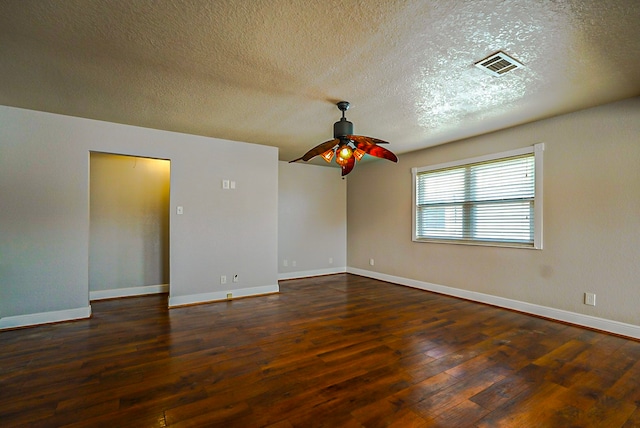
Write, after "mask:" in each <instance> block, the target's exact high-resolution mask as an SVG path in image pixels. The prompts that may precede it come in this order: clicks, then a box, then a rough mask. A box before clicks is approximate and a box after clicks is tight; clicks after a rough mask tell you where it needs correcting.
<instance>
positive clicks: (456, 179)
mask: <svg viewBox="0 0 640 428" xmlns="http://www.w3.org/2000/svg"><path fill="white" fill-rule="evenodd" d="M536 149H539V150H536ZM541 151H542V145H541V144H540V145H536V146H534V147H530V148H526V149H522V150H517V151H512V152H506V153H501V154H497V155H492V156H488V157H482V158H475V159H469V160H465V161H460V162H455V163H451V164H446V165H436V166H433V167H425V168H420V169H415V168H414V170H413V177H414V180H413V181H414V201H415V209H414V240H416V241H443V242H455V243H472V244H487V245H508V246H520V247H532V248H540V247H541V225H542V223H541V218H539V219H538V218H537V217H538V216H540V217H541V215H542V210H541V209H538V206H537V205H538V204H541V198H540V200H538V198H537V195H540V194H541V193H540V190H541V189H540V188H537V185H541V183H538V181H541V178H540V180H538V179H537V178H538V177H541V175H540V174H539V172H540V171H537V169H540V168H541V160H540V159H538V156H537V155H536V153H538V152H541ZM540 157H541V156H540ZM537 172H538V173H537ZM538 228H539V229H540V230H537V229H538Z"/></svg>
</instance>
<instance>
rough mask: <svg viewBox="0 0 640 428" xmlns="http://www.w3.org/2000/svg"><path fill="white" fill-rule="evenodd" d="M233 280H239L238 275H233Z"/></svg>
mask: <svg viewBox="0 0 640 428" xmlns="http://www.w3.org/2000/svg"><path fill="white" fill-rule="evenodd" d="M233 282H238V275H237V274H236V275H233Z"/></svg>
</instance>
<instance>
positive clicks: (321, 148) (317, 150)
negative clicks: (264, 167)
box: [289, 138, 340, 163]
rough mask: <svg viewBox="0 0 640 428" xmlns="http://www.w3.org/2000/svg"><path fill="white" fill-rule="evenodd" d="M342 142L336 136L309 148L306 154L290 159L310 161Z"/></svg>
mask: <svg viewBox="0 0 640 428" xmlns="http://www.w3.org/2000/svg"><path fill="white" fill-rule="evenodd" d="M339 142H340V140H339V139H337V138H334V139H333V140H329V141H325V142H324V143H322V144H318V145H317V146H315V147H314V148H313V149H311V150H309V151H308V152H307V153H305V154H304V156H302V157H299V158H298V159H294V160H292V161H289V163H291V162H297V161H299V160H303V161H305V162H306V161H308V160H310V159H312V158H314V157H316V156H318V155H321V154H322V153H324V152H326V151H327V150H330V149H332V148H334V147H335V146H337V145H338V143H339Z"/></svg>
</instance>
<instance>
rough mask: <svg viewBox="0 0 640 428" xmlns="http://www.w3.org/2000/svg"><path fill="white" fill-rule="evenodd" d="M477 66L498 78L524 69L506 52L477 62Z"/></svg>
mask: <svg viewBox="0 0 640 428" xmlns="http://www.w3.org/2000/svg"><path fill="white" fill-rule="evenodd" d="M475 66H476V67H478V68H480V69H482V70H485V71H486V72H487V73H491V74H492V75H493V76H497V77H500V76H504V75H505V74H506V73H508V72H510V71H513V70H515V69H517V68H522V67H524V66H523V65H522V64H521V63H520V62H518V61H516V60H515V59H513V58H511V57H510V56H509V55H507V54H506V53H504V52H497V53H494V54H493V55H491V56H489V57H487V58H485V59H483V60H480V61H478V62H476V63H475Z"/></svg>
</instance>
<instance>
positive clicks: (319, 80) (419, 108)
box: [0, 0, 640, 160]
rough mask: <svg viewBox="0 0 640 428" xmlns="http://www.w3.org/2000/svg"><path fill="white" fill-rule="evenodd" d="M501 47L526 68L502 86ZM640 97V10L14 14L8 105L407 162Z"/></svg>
mask: <svg viewBox="0 0 640 428" xmlns="http://www.w3.org/2000/svg"><path fill="white" fill-rule="evenodd" d="M499 50H502V51H504V52H506V53H507V54H509V55H511V56H513V57H514V58H515V59H517V60H519V61H520V62H522V63H523V64H524V68H522V69H517V70H515V71H512V72H510V73H507V74H505V75H504V76H502V77H493V76H491V75H489V74H488V73H486V72H484V71H482V70H480V69H478V68H476V67H474V63H475V62H477V61H479V60H481V59H483V58H484V57H486V56H488V55H490V54H492V53H495V52H496V51H499ZM638 95H640V1H638V0H607V1H603V0H535V1H534V0H501V1H498V0H484V1H483V0H476V1H462V0H460V1H454V0H437V1H425V0H359V1H358V0H343V1H337V0H322V1H315V0H229V1H205V0H65V1H54V0H2V1H0V104H2V105H8V106H15V107H23V108H28V109H35V110H42V111H48V112H55V113H61V114H66V115H71V116H80V117H87V118H93V119H100V120H106V121H110V122H117V123H125V124H132V125H139V126H144V127H150V128H157V129H165V130H171V131H179V132H185V133H191V134H199V135H206V136H212V137H218V138H225V139H231V140H238V141H247V142H252V143H258V144H265V145H270V146H277V147H279V148H280V159H282V160H288V159H293V158H296V157H298V156H300V155H302V154H303V153H304V152H306V151H307V150H308V149H309V148H311V147H312V146H315V145H317V144H319V143H321V142H323V141H325V140H327V139H330V138H332V126H333V122H335V121H336V120H338V118H339V117H340V112H339V111H338V109H337V108H336V107H335V105H334V104H335V102H337V101H339V100H342V99H345V100H348V101H350V102H351V109H350V110H349V111H348V112H347V118H348V119H349V120H351V121H352V122H353V123H354V125H355V133H356V134H361V135H368V136H372V137H377V138H380V139H383V140H387V141H389V142H390V143H391V144H390V145H389V146H388V148H389V149H391V150H392V151H394V152H395V153H398V154H400V153H405V152H409V151H413V150H417V149H420V148H423V147H428V146H432V145H437V144H442V143H447V142H450V141H454V140H457V139H460V138H464V137H469V136H473V135H478V134H482V133H486V132H490V131H494V130H497V129H501V128H506V127H510V126H514V125H518V124H522V123H526V122H530V121H534V120H538V119H542V118H546V117H550V116H554V115H558V114H562V113H567V112H571V111H575V110H579V109H583V108H587V107H591V106H595V105H599V104H604V103H608V102H612V101H616V100H619V99H623V98H628V97H632V96H638Z"/></svg>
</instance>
